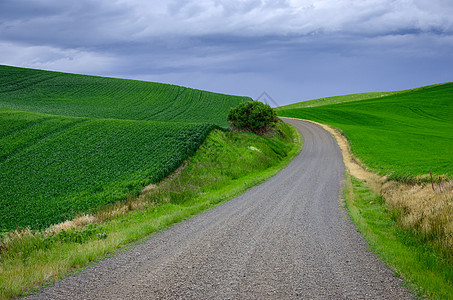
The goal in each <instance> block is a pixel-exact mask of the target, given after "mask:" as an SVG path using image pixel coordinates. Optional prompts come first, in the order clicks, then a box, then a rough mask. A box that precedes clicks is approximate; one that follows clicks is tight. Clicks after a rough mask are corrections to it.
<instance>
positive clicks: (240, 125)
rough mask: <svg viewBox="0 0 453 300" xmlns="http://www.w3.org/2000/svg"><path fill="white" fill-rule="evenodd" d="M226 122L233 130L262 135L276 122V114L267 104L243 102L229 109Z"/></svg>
mask: <svg viewBox="0 0 453 300" xmlns="http://www.w3.org/2000/svg"><path fill="white" fill-rule="evenodd" d="M227 120H228V121H229V122H230V127H231V128H232V129H234V130H243V131H251V132H253V133H256V134H260V135H262V134H264V133H266V132H268V131H270V130H271V129H273V128H274V127H275V125H276V123H277V122H278V118H277V113H276V112H275V110H274V109H273V108H272V107H270V106H269V105H268V104H264V103H261V102H258V101H249V102H243V103H241V104H239V105H238V106H236V107H234V108H231V109H230V111H229V113H228V117H227Z"/></svg>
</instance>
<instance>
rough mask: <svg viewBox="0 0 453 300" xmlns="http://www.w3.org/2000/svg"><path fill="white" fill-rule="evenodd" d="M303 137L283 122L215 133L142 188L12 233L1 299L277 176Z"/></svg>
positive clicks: (0, 259) (0, 265)
mask: <svg viewBox="0 0 453 300" xmlns="http://www.w3.org/2000/svg"><path fill="white" fill-rule="evenodd" d="M301 148H302V140H301V137H300V135H299V133H298V132H297V131H296V130H295V129H294V128H292V127H289V126H288V125H286V124H284V123H282V122H280V124H279V125H278V128H277V132H276V133H274V134H272V135H270V136H267V137H265V138H262V137H259V136H256V135H253V134H250V133H238V132H223V131H219V130H215V131H213V132H212V133H211V134H210V135H209V136H208V138H207V139H206V141H205V143H204V144H203V145H202V147H201V148H200V149H199V150H198V151H197V153H196V154H195V155H194V156H193V157H191V158H190V159H189V160H188V162H187V164H186V165H185V167H184V168H180V170H178V171H177V172H176V174H174V175H173V176H171V177H170V178H167V179H166V180H164V181H163V182H161V183H159V184H157V185H155V186H150V187H149V188H148V191H147V192H146V194H144V195H142V196H141V197H139V198H136V199H129V200H128V201H127V202H125V203H118V204H117V205H115V206H112V207H110V208H108V209H105V208H104V209H102V210H100V211H99V212H98V213H97V214H93V215H89V216H81V217H80V218H78V219H77V220H74V221H73V222H70V223H71V225H68V226H67V227H65V226H64V224H63V225H61V226H60V227H58V228H59V229H56V228H57V227H53V228H50V229H48V230H47V231H40V232H34V231H27V230H25V231H20V232H17V231H11V232H9V233H7V234H6V235H5V236H3V238H2V242H1V243H0V298H2V299H4V298H12V297H18V296H22V295H25V294H27V293H29V292H30V291H32V290H33V289H35V288H38V287H40V286H41V285H42V284H43V283H45V282H52V281H54V280H58V279H59V278H62V277H64V276H65V275H66V274H68V272H70V271H72V270H75V269H76V268H79V267H82V266H85V265H87V264H88V263H90V262H93V261H96V260H98V259H100V258H102V257H104V256H105V255H107V254H109V253H113V252H115V251H117V250H118V249H121V248H124V246H125V245H128V244H129V243H131V242H134V241H138V240H140V239H143V238H147V237H148V236H149V235H150V234H151V233H153V232H157V231H159V230H162V229H165V228H168V227H170V226H171V225H173V224H175V223H177V222H180V221H182V220H184V219H187V218H190V217H191V216H193V215H196V214H199V213H201V212H203V211H205V210H207V209H210V208H212V207H214V206H216V205H219V204H220V203H223V202H225V201H227V200H229V199H232V198H234V197H235V196H237V195H240V194H241V193H243V192H244V191H245V190H247V189H249V188H250V187H252V186H255V185H257V184H259V183H262V182H264V181H265V180H266V179H268V178H270V177H272V176H273V175H275V174H276V173H277V172H278V171H280V170H281V169H283V168H284V167H285V166H286V165H287V164H288V163H289V162H290V161H291V160H292V159H293V158H294V157H295V156H296V155H297V154H298V153H299V151H300V150H301Z"/></svg>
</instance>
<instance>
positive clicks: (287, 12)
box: [0, 0, 453, 105]
mask: <svg viewBox="0 0 453 300" xmlns="http://www.w3.org/2000/svg"><path fill="white" fill-rule="evenodd" d="M452 16H453V1H452V0H186V1H183V0H168V1H165V0H161V1H157V0H150V1H145V0H92V1H90V0H64V1H63V0H28V1H26V0H0V64H6V65H12V66H21V67H30V68H39V69H47V70H57V71H64V72H73V73H80V74H93V75H103V76H112V77H121V78H133V79H141V80H148V81H157V82H166V83H173V84H178V85H183V86H188V87H193V88H199V89H205V90H211V91H216V92H223V93H229V94H237V95H247V96H250V97H252V98H256V97H257V96H259V95H260V94H261V93H262V92H263V91H266V92H267V93H269V94H270V95H271V96H272V97H273V98H274V99H275V101H276V102H278V103H279V104H281V105H283V104H288V103H293V102H297V101H301V100H308V99H312V98H319V97H325V96H333V95H339V94H348V93H356V92H368V91H389V90H399V89H406V88H412V87H417V86H422V85H427V84H433V83H440V82H446V81H453V17H452Z"/></svg>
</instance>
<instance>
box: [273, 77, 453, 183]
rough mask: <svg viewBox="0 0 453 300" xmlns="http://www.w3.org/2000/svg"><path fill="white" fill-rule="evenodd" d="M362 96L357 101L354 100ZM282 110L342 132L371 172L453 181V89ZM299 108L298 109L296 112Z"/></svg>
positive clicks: (442, 87) (438, 88) (450, 85)
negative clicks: (442, 177) (432, 176)
mask: <svg viewBox="0 0 453 300" xmlns="http://www.w3.org/2000/svg"><path fill="white" fill-rule="evenodd" d="M355 96H356V95H351V97H352V98H354V97H355ZM342 97H344V99H343V102H344V103H338V104H328V105H323V106H316V107H304V108H296V109H294V108H287V107H282V108H280V110H279V115H280V116H285V117H293V118H301V119H308V120H314V121H317V122H321V123H325V124H329V125H331V126H333V127H336V128H339V129H340V130H341V131H342V132H343V133H344V135H345V136H346V137H347V138H348V140H349V142H350V144H351V149H352V151H353V152H354V154H355V155H357V156H358V157H359V158H360V159H361V160H362V161H363V162H364V164H365V165H366V166H368V167H369V168H371V169H372V170H374V171H376V172H378V173H379V174H382V175H390V176H391V177H392V178H395V179H399V180H421V178H427V177H426V175H427V174H429V172H432V173H433V174H434V175H435V176H442V175H446V176H447V177H452V176H453V168H452V157H453V83H446V84H441V85H434V86H429V87H423V88H419V89H414V90H409V91H404V92H397V93H394V94H392V95H389V96H384V97H379V98H373V99H369V100H360V101H352V102H345V101H347V99H346V98H347V96H342ZM292 107H294V106H292Z"/></svg>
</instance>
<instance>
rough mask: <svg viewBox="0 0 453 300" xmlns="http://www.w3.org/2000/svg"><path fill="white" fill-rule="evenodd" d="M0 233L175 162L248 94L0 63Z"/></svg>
mask: <svg viewBox="0 0 453 300" xmlns="http://www.w3.org/2000/svg"><path fill="white" fill-rule="evenodd" d="M0 79H1V80H0V231H1V230H8V229H12V228H15V227H16V226H17V227H27V226H29V227H31V228H45V227H47V226H49V225H51V224H55V223H58V222H61V221H64V220H66V219H68V218H71V217H74V216H75V215H77V214H79V213H83V212H91V211H94V210H96V209H97V208H98V207H102V206H103V205H106V204H109V203H113V202H116V201H118V200H123V199H126V198H127V197H128V196H129V195H136V194H138V193H139V192H140V191H141V189H143V187H145V186H146V185H148V184H149V183H155V182H158V181H160V180H161V179H163V178H164V177H166V176H167V175H169V174H170V173H171V172H172V171H174V170H175V169H176V168H178V167H179V166H180V165H181V163H182V162H183V161H184V160H185V159H187V157H188V156H189V155H191V154H193V153H194V151H196V150H197V149H198V147H199V146H200V145H201V143H202V142H203V141H204V139H205V138H206V136H207V135H208V134H209V132H210V131H211V130H212V129H213V128H217V127H218V126H225V125H226V115H227V113H228V110H229V108H230V107H233V106H236V105H237V104H238V103H240V102H241V101H244V100H248V98H246V97H238V96H228V95H222V94H216V93H210V92H205V91H199V90H194V89H188V88H184V87H178V86H173V85H166V84H159V83H150V82H141V81H134V80H124V79H112V78H102V77H94V76H84V75H74V74H65V73H57V72H48V71H40V70H31V69H22V68H14V67H6V66H0Z"/></svg>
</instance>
